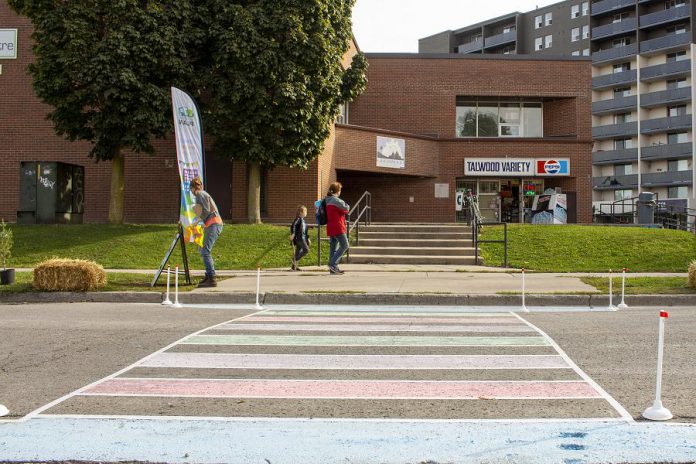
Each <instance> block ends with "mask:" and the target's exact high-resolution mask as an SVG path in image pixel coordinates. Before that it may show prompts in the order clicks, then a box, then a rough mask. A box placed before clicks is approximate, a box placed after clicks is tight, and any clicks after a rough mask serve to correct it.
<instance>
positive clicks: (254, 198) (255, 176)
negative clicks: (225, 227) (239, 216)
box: [247, 163, 261, 224]
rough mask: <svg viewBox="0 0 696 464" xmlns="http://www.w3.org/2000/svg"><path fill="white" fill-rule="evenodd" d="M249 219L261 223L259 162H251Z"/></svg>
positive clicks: (248, 201) (251, 222) (248, 202)
mask: <svg viewBox="0 0 696 464" xmlns="http://www.w3.org/2000/svg"><path fill="white" fill-rule="evenodd" d="M247 220H248V221H249V224H261V166H259V163H249V192H248V195H247Z"/></svg>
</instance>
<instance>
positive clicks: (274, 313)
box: [264, 309, 511, 319]
mask: <svg viewBox="0 0 696 464" xmlns="http://www.w3.org/2000/svg"><path fill="white" fill-rule="evenodd" d="M264 314H267V315H269V316H354V317H362V316H395V317H399V316H412V317H431V316H437V317H457V318H460V319H466V318H472V317H493V318H496V317H510V314H511V313H510V312H500V313H464V312H442V311H439V312H438V311H423V310H422V309H418V310H413V311H374V310H373V311H319V310H317V311H274V310H269V311H268V312H265V313H264Z"/></svg>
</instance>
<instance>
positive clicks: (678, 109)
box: [667, 105, 686, 118]
mask: <svg viewBox="0 0 696 464" xmlns="http://www.w3.org/2000/svg"><path fill="white" fill-rule="evenodd" d="M684 115H686V105H674V106H668V107H667V116H669V117H670V118H673V117H675V116H684Z"/></svg>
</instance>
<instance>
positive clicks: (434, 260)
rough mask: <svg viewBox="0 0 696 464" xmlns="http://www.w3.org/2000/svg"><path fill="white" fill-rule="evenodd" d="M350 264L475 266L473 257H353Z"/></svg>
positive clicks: (352, 255) (351, 256)
mask: <svg viewBox="0 0 696 464" xmlns="http://www.w3.org/2000/svg"><path fill="white" fill-rule="evenodd" d="M349 262H350V263H351V264H449V265H453V264H460V265H472V264H476V262H475V258H474V257H473V256H403V255H354V254H353V253H351V255H350V261H349Z"/></svg>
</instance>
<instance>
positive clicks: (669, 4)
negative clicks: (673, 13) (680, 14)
mask: <svg viewBox="0 0 696 464" xmlns="http://www.w3.org/2000/svg"><path fill="white" fill-rule="evenodd" d="M684 5H686V0H667V1H666V2H665V10H669V9H670V8H679V7H680V6H684Z"/></svg>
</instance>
